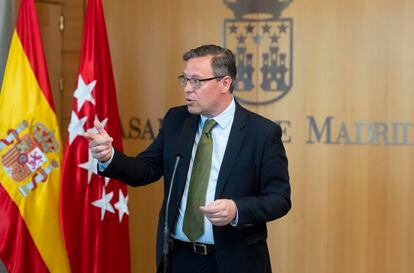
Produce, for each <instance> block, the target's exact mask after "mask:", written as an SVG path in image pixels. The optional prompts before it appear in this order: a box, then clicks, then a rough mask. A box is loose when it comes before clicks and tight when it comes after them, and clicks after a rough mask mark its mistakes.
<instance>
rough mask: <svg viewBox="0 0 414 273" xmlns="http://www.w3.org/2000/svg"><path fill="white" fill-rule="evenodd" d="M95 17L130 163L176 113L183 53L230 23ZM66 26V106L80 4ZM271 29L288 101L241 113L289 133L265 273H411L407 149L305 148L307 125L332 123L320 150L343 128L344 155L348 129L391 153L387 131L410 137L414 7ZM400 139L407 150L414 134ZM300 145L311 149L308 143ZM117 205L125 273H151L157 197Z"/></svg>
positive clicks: (142, 6)
mask: <svg viewBox="0 0 414 273" xmlns="http://www.w3.org/2000/svg"><path fill="white" fill-rule="evenodd" d="M103 5H104V9H105V15H106V22H107V29H108V36H109V42H110V47H111V54H112V61H113V69H114V73H115V80H116V87H117V93H118V102H119V107H120V114H121V119H122V124H123V127H124V134H125V135H126V136H127V135H130V137H129V138H126V139H125V140H124V150H125V151H126V152H127V153H128V154H136V153H137V152H139V151H141V150H142V149H144V148H145V147H146V146H147V145H148V144H149V143H150V139H149V138H150V137H149V136H150V133H149V128H151V129H152V131H153V132H154V134H156V133H157V131H158V128H159V124H158V119H159V118H162V117H163V115H164V114H165V112H166V110H167V109H168V108H169V107H171V106H174V105H178V104H182V103H183V96H182V90H181V88H180V87H179V85H178V83H177V76H178V75H179V74H180V73H181V72H182V69H183V66H182V62H181V55H182V53H183V52H184V51H185V50H187V49H189V48H191V47H195V46H198V45H200V44H204V43H218V44H222V43H223V33H222V32H223V30H222V29H223V20H224V19H225V18H234V16H233V13H232V12H231V11H230V10H229V9H228V8H227V7H226V6H225V5H224V4H223V2H222V1H219V0H214V1H201V0H198V1H189V0H181V1H140V0H134V1H132V0H125V1H122V3H121V2H119V1H109V0H104V1H103ZM64 13H65V16H66V29H65V34H64V41H65V42H64V49H65V50H66V51H68V52H69V51H76V52H77V53H76V52H75V53H74V54H75V55H77V56H76V58H75V56H72V55H71V54H69V53H66V52H65V54H64V56H63V62H64V64H65V66H64V69H63V72H64V76H65V93H64V95H63V100H64V102H65V103H67V102H68V100H69V101H70V102H71V101H72V95H71V94H72V92H73V88H74V82H75V80H76V75H75V73H76V69H77V62H78V60H79V56H78V54H79V53H78V52H79V48H80V37H81V32H82V29H81V28H82V24H83V2H82V1H65V8H64ZM69 14H71V15H70V17H68V16H69ZM282 17H288V18H293V21H294V32H293V34H294V39H293V61H294V66H293V87H292V89H291V90H290V91H289V93H288V94H287V95H286V96H285V97H284V98H283V99H281V100H280V101H277V102H276V103H273V104H269V105H265V106H249V107H248V108H249V109H252V110H254V111H256V112H258V113H260V114H262V115H264V116H266V117H268V118H270V119H272V120H284V121H288V122H290V125H285V126H286V127H285V129H286V132H285V135H284V139H285V140H287V139H290V142H289V143H286V149H287V152H288V156H289V163H290V174H291V179H292V180H291V181H292V200H293V208H292V211H291V212H290V213H289V215H288V216H287V217H285V218H283V219H280V220H278V221H274V222H272V223H270V224H269V247H270V255H271V259H272V265H273V269H274V272H278V273H282V272H283V273H299V272H301V273H302V272H307V273H331V272H341V273H342V272H343V273H367V272H376V273H394V272H398V273H409V272H411V271H412V269H413V268H414V260H413V259H412V256H413V255H414V234H413V230H414V220H413V217H412V211H413V209H414V201H413V199H412V198H411V196H412V193H413V192H414V185H413V184H414V183H413V177H414V168H413V167H412V166H413V163H414V146H413V145H411V146H404V145H384V143H383V142H384V137H383V136H378V141H379V144H367V145H362V144H351V145H344V144H326V143H324V140H325V137H326V135H324V136H322V140H321V141H320V142H316V139H315V135H314V133H313V134H312V136H310V132H309V128H310V125H309V119H308V116H311V117H313V118H314V119H315V121H316V122H317V124H318V126H319V127H320V129H321V127H322V125H323V122H324V120H325V119H326V118H327V117H329V116H332V117H333V119H332V120H331V121H332V128H331V132H332V141H335V140H336V138H337V136H338V133H339V130H340V128H341V125H342V123H344V124H345V126H346V127H347V129H348V133H349V137H350V140H351V141H352V142H354V141H355V138H356V137H355V127H354V122H356V121H360V122H367V123H370V124H373V123H375V122H377V123H382V125H381V124H378V125H377V127H378V128H380V129H381V128H382V127H381V126H384V124H385V125H387V126H388V127H387V128H388V133H387V134H386V138H387V139H388V140H389V141H390V142H392V137H393V133H392V132H391V130H392V125H391V123H392V122H407V123H411V124H412V123H414V121H413V116H414V105H413V102H414V95H413V86H414V77H413V75H414V51H413V50H412V48H413V45H414V32H413V31H412V26H413V25H414V2H413V1H408V0H395V1H392V3H391V2H390V1H385V0H375V1H374V0H350V1H329V0H314V1H294V2H293V3H292V4H291V5H290V6H289V7H288V8H287V9H286V10H285V11H284V12H283V14H282ZM69 26H71V27H69ZM68 28H69V29H68ZM69 75H72V76H71V77H70V76H69ZM259 99H260V97H259ZM65 103H64V104H63V112H64V113H66V112H68V111H69V110H67V111H66V110H65V106H64V105H65ZM70 104H71V103H70ZM63 116H64V117H66V118H68V117H69V116H68V114H67V113H66V114H63ZM147 122H149V124H150V125H151V127H148V124H147ZM130 123H132V125H133V126H135V127H138V129H139V131H137V129H133V128H131V125H130ZM383 129H384V128H383ZM407 130H408V134H407V138H408V140H409V141H410V142H414V129H413V128H412V127H410V128H408V129H407ZM402 131H403V129H402V127H400V128H399V131H398V132H399V134H401V133H402ZM363 137H366V135H364V136H363ZM310 138H311V139H312V140H313V141H315V143H313V144H310V143H307V141H308V140H310ZM400 139H401V137H400ZM343 142H344V138H342V139H341V143H343ZM412 144H413V143H412ZM129 195H130V212H131V213H130V233H131V248H132V251H131V258H132V269H133V272H143V273H144V272H145V273H147V272H148V273H149V272H154V268H155V258H154V253H155V239H156V234H155V232H156V223H157V220H158V219H157V218H158V210H159V207H160V205H161V200H162V184H161V183H156V184H153V185H151V186H147V187H142V188H137V189H133V188H130V190H129Z"/></svg>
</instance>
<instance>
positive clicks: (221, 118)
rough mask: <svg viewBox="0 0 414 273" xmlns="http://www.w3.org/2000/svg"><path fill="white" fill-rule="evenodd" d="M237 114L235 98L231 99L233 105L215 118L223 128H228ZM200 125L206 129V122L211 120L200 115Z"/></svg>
mask: <svg viewBox="0 0 414 273" xmlns="http://www.w3.org/2000/svg"><path fill="white" fill-rule="evenodd" d="M235 112H236V103H235V102H234V97H233V98H232V99H231V103H230V105H229V106H227V108H226V110H224V111H223V112H221V113H220V114H218V115H217V116H215V117H213V118H212V119H214V120H215V121H216V122H217V124H218V125H219V126H220V127H221V128H222V129H224V128H226V127H227V126H228V125H229V124H230V122H231V121H232V120H233V117H234V113H235ZM200 117H201V119H200V125H201V128H203V127H204V122H206V120H207V119H209V118H208V117H206V116H203V115H200Z"/></svg>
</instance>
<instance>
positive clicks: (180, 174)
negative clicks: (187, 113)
mask: <svg viewBox="0 0 414 273" xmlns="http://www.w3.org/2000/svg"><path fill="white" fill-rule="evenodd" d="M191 120H192V122H191V123H190V125H191V129H190V132H191V135H190V136H188V139H189V140H190V141H188V143H187V145H186V147H185V151H184V155H183V158H182V159H181V162H180V165H179V166H178V169H177V176H176V180H175V183H176V185H177V186H176V189H177V191H176V197H177V199H176V200H177V201H180V200H181V197H182V195H183V192H184V188H185V182H186V180H187V173H188V167H189V165H190V159H191V153H192V151H193V145H194V139H195V135H196V133H197V129H198V123H199V120H200V116H197V115H191Z"/></svg>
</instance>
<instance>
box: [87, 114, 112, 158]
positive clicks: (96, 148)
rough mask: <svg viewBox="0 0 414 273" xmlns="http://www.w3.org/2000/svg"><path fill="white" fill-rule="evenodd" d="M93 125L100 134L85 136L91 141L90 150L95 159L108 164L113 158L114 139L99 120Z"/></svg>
mask: <svg viewBox="0 0 414 273" xmlns="http://www.w3.org/2000/svg"><path fill="white" fill-rule="evenodd" d="M93 124H94V126H95V129H96V131H97V132H98V133H97V134H94V133H85V135H84V136H85V137H86V138H88V139H89V150H90V151H91V154H92V156H93V158H95V159H97V160H99V161H100V162H106V161H108V160H109V159H110V158H111V157H112V141H113V138H112V137H110V136H109V135H108V133H107V132H106V131H105V129H104V128H103V127H102V124H101V123H100V122H99V121H98V120H95V121H94V123H93Z"/></svg>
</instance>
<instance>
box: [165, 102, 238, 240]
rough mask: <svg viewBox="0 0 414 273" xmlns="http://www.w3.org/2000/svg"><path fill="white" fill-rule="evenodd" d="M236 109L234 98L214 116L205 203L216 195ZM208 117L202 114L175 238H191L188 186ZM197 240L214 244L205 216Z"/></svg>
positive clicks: (210, 225)
mask: <svg viewBox="0 0 414 273" xmlns="http://www.w3.org/2000/svg"><path fill="white" fill-rule="evenodd" d="M235 111H236V104H235V102H234V98H233V99H232V102H231V103H230V105H229V106H228V107H227V108H226V110H224V111H223V112H222V113H221V114H219V115H217V116H215V117H213V118H212V119H214V120H215V121H216V122H217V125H216V126H215V127H214V128H213V130H212V131H211V135H212V137H213V154H212V157H211V158H212V160H211V169H210V178H209V180H208V186H207V194H206V203H205V205H208V204H210V203H211V202H213V201H214V196H215V194H216V185H217V179H218V175H219V172H220V167H221V163H222V161H223V157H224V152H225V151H226V146H227V141H228V140H229V135H230V130H231V126H232V124H233V120H234V113H235ZM207 119H208V118H207V117H205V116H203V115H201V119H200V123H199V124H198V130H197V133H196V136H195V140H194V145H193V151H192V154H191V160H190V166H189V168H188V174H187V180H186V182H185V188H184V193H183V197H182V199H181V205H180V208H179V210H178V219H177V224H176V226H175V230H174V232H173V234H172V236H173V237H174V238H175V239H178V240H181V241H186V242H189V241H190V240H189V239H188V238H187V236H186V235H185V234H184V232H183V221H184V215H185V209H186V206H187V196H188V188H189V185H190V178H191V172H192V169H193V163H194V157H195V154H196V151H197V145H198V141H199V140H200V136H201V133H202V131H203V127H204V123H205V121H206V120H207ZM197 242H199V243H204V244H214V236H213V226H212V224H211V223H210V221H208V220H207V218H206V217H204V234H203V235H202V236H201V237H200V238H199V239H197Z"/></svg>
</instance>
